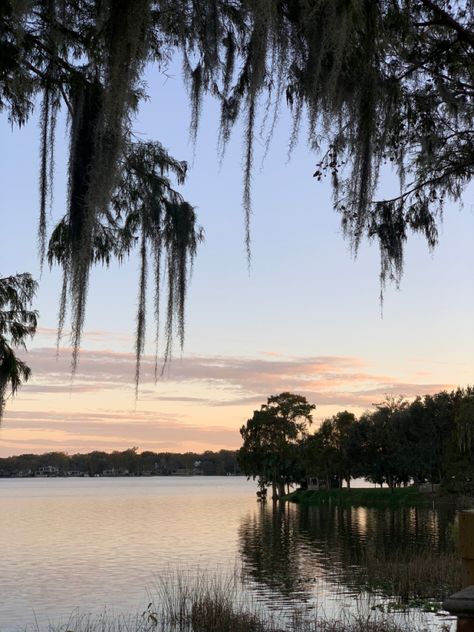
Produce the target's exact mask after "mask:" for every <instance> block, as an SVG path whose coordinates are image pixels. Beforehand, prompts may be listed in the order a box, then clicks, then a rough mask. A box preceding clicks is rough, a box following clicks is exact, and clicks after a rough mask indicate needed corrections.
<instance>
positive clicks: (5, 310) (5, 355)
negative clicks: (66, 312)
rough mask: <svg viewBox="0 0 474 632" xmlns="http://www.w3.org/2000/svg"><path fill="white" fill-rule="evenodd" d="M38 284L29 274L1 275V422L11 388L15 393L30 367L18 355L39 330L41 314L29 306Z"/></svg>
mask: <svg viewBox="0 0 474 632" xmlns="http://www.w3.org/2000/svg"><path fill="white" fill-rule="evenodd" d="M36 288H37V283H36V281H34V280H33V279H32V278H31V275H29V274H26V273H24V274H17V275H15V276H9V277H3V278H0V422H1V420H2V414H3V410H4V407H5V402H6V398H7V393H8V390H10V395H11V396H13V395H15V393H16V392H17V390H18V389H19V388H20V386H21V384H22V382H23V381H27V380H28V378H29V377H30V373H31V370H30V368H29V367H28V366H27V365H26V364H25V362H24V361H23V360H21V359H20V358H19V357H18V356H17V355H16V352H15V351H16V348H18V347H23V348H26V340H27V338H28V337H30V336H33V335H34V333H35V331H36V325H37V317H38V314H37V313H36V312H35V311H33V310H31V309H30V305H31V302H32V300H33V297H34V295H35V292H36Z"/></svg>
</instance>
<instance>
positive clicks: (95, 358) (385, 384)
mask: <svg viewBox="0 0 474 632" xmlns="http://www.w3.org/2000/svg"><path fill="white" fill-rule="evenodd" d="M27 361H28V362H29V363H30V365H31V367H32V369H33V375H34V378H33V379H32V381H31V383H30V384H29V385H28V386H27V387H26V388H27V390H28V392H29V393H30V394H40V393H46V394H48V393H49V394H57V393H61V392H63V393H72V394H74V393H87V392H89V393H93V392H101V391H105V390H112V391H113V390H117V389H120V390H121V391H122V390H124V389H128V390H130V393H132V391H133V385H132V383H133V377H134V367H135V357H134V355H133V354H132V353H124V352H116V351H112V350H107V349H104V350H100V351H92V350H83V351H82V352H81V356H80V364H79V368H78V371H77V373H76V376H75V378H74V381H73V382H71V379H70V352H69V350H61V351H60V354H59V356H58V357H56V352H55V349H52V348H48V347H44V348H39V349H34V350H32V351H30V352H29V353H28V357H27ZM154 368H155V364H154V358H152V357H150V356H145V357H144V358H143V362H142V371H141V388H140V399H142V400H145V401H152V400H157V401H161V402H181V403H185V402H189V403H200V404H208V405H210V406H236V405H253V404H258V403H261V402H262V401H264V400H265V399H266V397H268V395H269V394H271V393H278V392H282V391H296V392H300V393H302V394H306V395H307V396H308V394H310V395H311V397H312V398H313V399H314V401H316V403H318V402H319V403H320V404H336V403H338V402H339V403H340V404H341V405H350V404H353V405H364V406H365V405H368V402H369V400H370V399H371V398H374V397H380V396H382V397H383V396H384V395H385V394H403V395H405V396H407V397H411V396H414V395H416V394H419V393H420V394H421V393H433V392H436V390H443V389H444V388H451V387H452V385H450V384H438V383H436V384H430V383H429V382H424V383H420V382H413V383H407V382H406V381H400V380H398V379H397V378H395V377H393V376H388V375H379V374H376V373H371V372H370V371H368V370H367V363H366V362H365V361H364V360H362V359H361V358H356V357H345V356H321V357H313V356H311V357H306V358H284V357H281V356H279V357H274V358H272V359H268V357H267V356H266V357H265V358H246V357H232V356H189V357H185V358H180V359H176V360H173V361H172V362H171V363H170V364H169V365H168V366H167V367H166V370H165V371H164V373H163V375H162V376H161V377H160V378H159V380H158V382H159V385H160V386H162V385H165V386H166V387H167V392H165V393H164V392H162V389H156V387H155V384H154ZM419 377H421V376H419ZM423 377H424V378H425V380H426V377H427V376H426V375H424V376H423ZM198 384H199V385H201V387H202V388H201V390H203V389H204V390H205V391H206V395H201V394H199V395H197V394H184V393H182V394H181V391H182V390H184V388H186V390H187V391H188V392H189V393H193V390H194V391H196V390H197V385H198ZM178 385H179V386H180V387H181V388H180V389H179V390H180V392H179V393H173V392H171V393H170V392H169V390H170V389H171V390H172V389H173V388H175V387H177V386H178ZM369 403H371V402H369Z"/></svg>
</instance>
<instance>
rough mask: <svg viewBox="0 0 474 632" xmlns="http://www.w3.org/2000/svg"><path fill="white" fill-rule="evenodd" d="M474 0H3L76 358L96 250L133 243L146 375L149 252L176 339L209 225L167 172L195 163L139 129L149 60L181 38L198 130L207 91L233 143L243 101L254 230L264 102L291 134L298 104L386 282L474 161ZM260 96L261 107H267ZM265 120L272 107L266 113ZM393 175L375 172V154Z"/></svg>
mask: <svg viewBox="0 0 474 632" xmlns="http://www.w3.org/2000/svg"><path fill="white" fill-rule="evenodd" d="M473 25H474V2H473V0H451V1H450V2H448V0H376V1H374V0H258V1H257V0H200V1H199V2H194V1H192V0H101V1H100V2H99V1H98V0H80V1H79V0H72V1H69V0H68V1H66V0H48V1H47V2H44V1H43V0H31V1H30V2H21V1H20V0H6V1H5V2H3V3H2V5H1V8H0V34H1V37H0V109H1V110H3V111H4V112H6V113H7V115H8V117H9V119H10V121H11V122H12V124H14V125H24V124H25V123H26V122H27V120H28V118H29V116H30V115H31V113H32V111H33V110H34V109H35V108H37V107H39V108H40V119H41V160H40V174H39V182H40V204H39V207H40V212H39V248H40V254H41V257H44V256H45V255H46V254H47V256H48V260H49V262H50V264H51V263H53V262H56V263H59V264H60V265H61V266H62V268H63V271H64V285H63V292H62V295H61V305H60V310H59V329H60V330H61V328H62V325H63V324H64V317H65V308H66V304H67V302H68V301H69V304H70V306H71V311H72V331H73V336H72V341H73V347H74V360H73V365H75V363H76V360H77V350H78V348H79V345H80V340H81V331H82V326H83V323H84V314H85V308H86V298H87V288H88V281H89V273H90V269H91V267H92V266H93V265H94V264H96V263H98V262H102V263H106V264H108V263H109V262H110V261H111V260H112V259H113V258H118V259H119V260H121V259H123V258H124V257H125V256H126V255H127V254H128V253H129V252H130V251H131V249H132V248H133V247H135V246H136V247H137V248H138V249H139V251H140V259H141V261H142V269H141V273H140V282H139V291H138V302H139V306H138V315H137V330H136V352H137V378H138V376H139V360H140V355H141V352H142V349H143V340H144V334H145V317H144V314H145V286H146V278H147V268H148V263H147V262H148V258H149V256H151V257H152V265H151V267H152V269H153V272H154V284H155V289H156V301H155V303H156V305H155V308H156V310H155V311H158V310H159V296H160V286H159V277H160V272H159V271H160V266H161V264H162V263H163V262H164V261H165V262H166V264H167V278H168V301H167V308H166V320H167V322H166V327H165V330H166V340H167V341H166V352H165V356H167V355H169V353H170V349H171V347H170V341H171V336H172V334H173V331H174V330H175V324H177V332H178V334H179V337H180V339H181V340H182V339H183V333H184V299H185V294H186V285H187V280H188V276H189V265H190V263H191V261H192V257H193V256H194V254H195V250H196V245H197V243H198V241H199V240H200V238H201V236H202V235H201V231H200V229H199V228H198V227H197V224H196V216H195V213H194V210H193V208H192V206H191V205H190V204H189V203H187V202H185V201H184V200H183V198H182V197H181V196H180V194H179V193H178V192H177V191H176V190H175V189H174V188H173V186H174V185H173V184H172V182H171V181H170V180H169V178H168V176H167V174H168V173H169V174H171V175H173V176H175V177H176V180H177V182H178V184H179V183H180V182H182V181H183V179H184V177H185V174H186V166H185V164H184V163H181V162H179V161H176V160H174V159H173V158H171V157H170V156H169V155H168V153H167V152H166V151H165V150H164V149H163V147H162V146H161V145H160V144H159V142H158V141H157V142H149V143H143V142H141V141H139V140H137V139H136V138H135V136H134V134H133V114H134V112H135V111H136V110H137V108H138V107H139V104H140V102H141V100H142V99H144V98H145V97H146V84H145V82H144V72H145V68H146V67H148V68H150V66H154V68H155V70H153V68H151V69H149V70H148V72H157V71H159V70H160V69H163V68H165V67H166V65H167V63H169V61H170V60H171V59H172V58H174V57H175V56H176V55H179V56H180V57H181V59H182V64H183V75H184V79H185V81H186V83H187V85H188V89H189V93H190V97H191V103H192V106H191V134H192V135H193V136H195V135H196V133H197V129H198V124H199V115H200V111H201V106H202V102H203V96H204V94H206V93H209V94H212V95H214V96H215V97H216V98H217V99H218V100H219V102H220V106H221V121H220V142H221V147H222V150H224V149H225V145H226V143H227V141H228V139H229V137H230V134H231V131H232V128H233V126H234V124H235V122H236V121H237V120H238V118H239V116H240V115H242V116H243V117H244V123H245V125H244V128H245V143H244V145H245V149H244V183H243V205H244V208H245V211H246V215H247V247H248V248H250V236H249V235H250V233H249V227H248V224H249V216H250V210H251V174H252V166H253V146H254V140H255V137H256V135H257V134H258V129H259V128H260V125H258V121H259V112H260V113H261V114H262V116H263V122H264V125H263V129H264V131H263V134H264V137H265V138H266V141H267V142H268V143H269V142H270V140H271V136H272V132H273V129H274V126H275V123H276V120H277V118H278V112H279V108H280V105H281V103H282V102H284V101H286V103H287V104H288V106H289V107H290V109H291V111H292V113H293V129H292V130H290V131H289V144H290V149H291V147H292V146H294V144H295V142H296V140H297V138H298V130H299V126H300V123H301V120H302V117H303V116H304V115H305V116H306V117H307V125H306V129H307V135H308V141H309V145H310V148H311V150H313V151H314V152H315V153H316V155H317V156H318V157H317V158H316V159H313V158H308V161H309V162H310V161H313V160H316V161H317V165H316V168H315V170H314V176H315V177H316V178H317V179H321V178H323V177H325V176H326V175H328V176H330V178H331V182H332V185H333V192H334V208H335V209H336V211H337V212H339V213H340V214H341V221H342V226H343V229H344V233H345V235H346V237H347V238H348V239H349V241H350V243H351V245H352V247H353V249H354V251H355V252H357V249H358V248H359V246H360V243H361V241H362V240H363V239H364V238H368V239H372V240H376V241H377V242H378V245H379V248H380V254H381V272H380V276H381V283H382V286H383V285H384V284H385V282H386V280H387V279H393V280H395V282H398V281H399V280H400V277H401V274H402V271H403V253H404V245H405V242H406V240H407V237H408V233H409V232H410V231H414V232H419V233H421V234H423V235H424V236H425V237H426V239H427V242H428V245H429V246H430V247H434V246H435V245H436V242H437V239H438V229H437V227H438V222H439V220H440V218H441V215H442V212H443V209H444V207H445V204H446V202H447V201H448V200H454V201H459V200H460V199H461V195H462V193H463V191H464V189H465V187H466V185H467V184H468V183H469V182H470V180H471V178H472V175H473V170H474V151H473V147H474V129H473V127H472V120H473V118H474V116H473V115H474V101H473V96H474V81H473V74H474V64H473V56H474V30H473ZM63 107H64V108H66V109H67V113H68V117H69V130H70V145H69V189H68V200H67V207H66V209H65V214H64V218H63V219H62V220H61V221H60V223H59V224H58V226H56V227H55V228H54V227H53V230H52V232H51V237H50V239H49V244H48V234H49V231H48V228H47V226H46V215H47V213H46V209H47V206H48V203H49V199H50V196H51V195H52V192H53V188H54V182H53V175H54V142H55V128H56V121H57V115H58V112H59V110H60V108H63ZM259 108H260V109H259ZM265 123H266V124H265ZM385 165H387V167H386V168H387V169H391V170H392V171H394V172H395V173H396V174H397V175H398V181H399V191H398V192H397V193H396V194H395V195H392V194H390V195H387V196H386V195H385V194H384V192H383V191H381V189H380V188H379V187H378V182H379V176H380V173H381V170H383V169H384V168H385Z"/></svg>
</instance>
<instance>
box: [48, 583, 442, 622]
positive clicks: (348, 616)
mask: <svg viewBox="0 0 474 632" xmlns="http://www.w3.org/2000/svg"><path fill="white" fill-rule="evenodd" d="M243 591H244V592H243ZM449 629H450V628H449V625H446V626H444V627H443V626H440V627H438V630H444V631H446V632H447V631H448V630H449ZM47 630H48V631H49V632H428V631H432V630H433V628H432V626H430V625H429V622H428V621H427V620H426V619H424V618H423V615H422V614H421V613H412V614H411V615H410V617H408V618H407V617H405V618H403V617H401V616H400V615H399V614H398V615H393V614H387V613H384V612H380V611H378V610H376V609H371V608H370V607H369V606H368V605H367V604H365V606H364V605H363V606H361V607H360V608H358V609H355V610H352V611H351V612H348V611H347V610H344V609H342V611H341V613H340V614H339V615H338V616H337V617H334V618H328V617H327V616H326V615H324V613H322V612H320V611H318V609H317V608H308V607H305V608H304V609H303V608H298V607H296V606H295V607H294V608H293V609H292V610H291V611H288V610H286V611H285V612H282V613H279V614H277V615H275V614H269V613H268V612H265V611H264V609H263V608H262V606H260V605H258V604H257V603H255V602H253V601H252V599H251V598H249V595H248V594H245V588H244V587H243V585H242V583H241V578H240V577H239V575H238V574H237V573H234V574H232V575H229V576H228V577H221V576H220V575H217V574H215V575H210V574H202V575H201V576H199V577H195V576H194V577H193V576H191V575H190V574H186V573H184V574H183V573H176V574H174V575H167V576H165V577H163V578H161V579H159V580H158V581H157V582H156V586H155V587H154V589H153V599H152V600H151V601H150V603H149V605H148V607H147V608H146V609H145V610H144V611H143V612H142V613H139V614H136V615H133V616H123V615H122V616H118V615H116V616H112V615H108V614H107V613H104V614H102V615H100V616H97V617H91V616H79V615H78V616H76V617H74V618H71V619H70V620H69V621H68V622H67V624H62V625H56V626H52V625H50V626H49V627H48V628H47ZM36 632H43V630H42V629H40V627H39V626H38V627H37V630H36Z"/></svg>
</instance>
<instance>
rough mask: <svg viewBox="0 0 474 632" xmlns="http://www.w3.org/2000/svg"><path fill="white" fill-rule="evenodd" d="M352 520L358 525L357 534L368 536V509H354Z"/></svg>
mask: <svg viewBox="0 0 474 632" xmlns="http://www.w3.org/2000/svg"><path fill="white" fill-rule="evenodd" d="M352 520H353V522H355V523H356V524H357V532H358V533H360V534H361V535H363V536H365V535H366V534H367V509H366V508H365V507H353V508H352Z"/></svg>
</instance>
